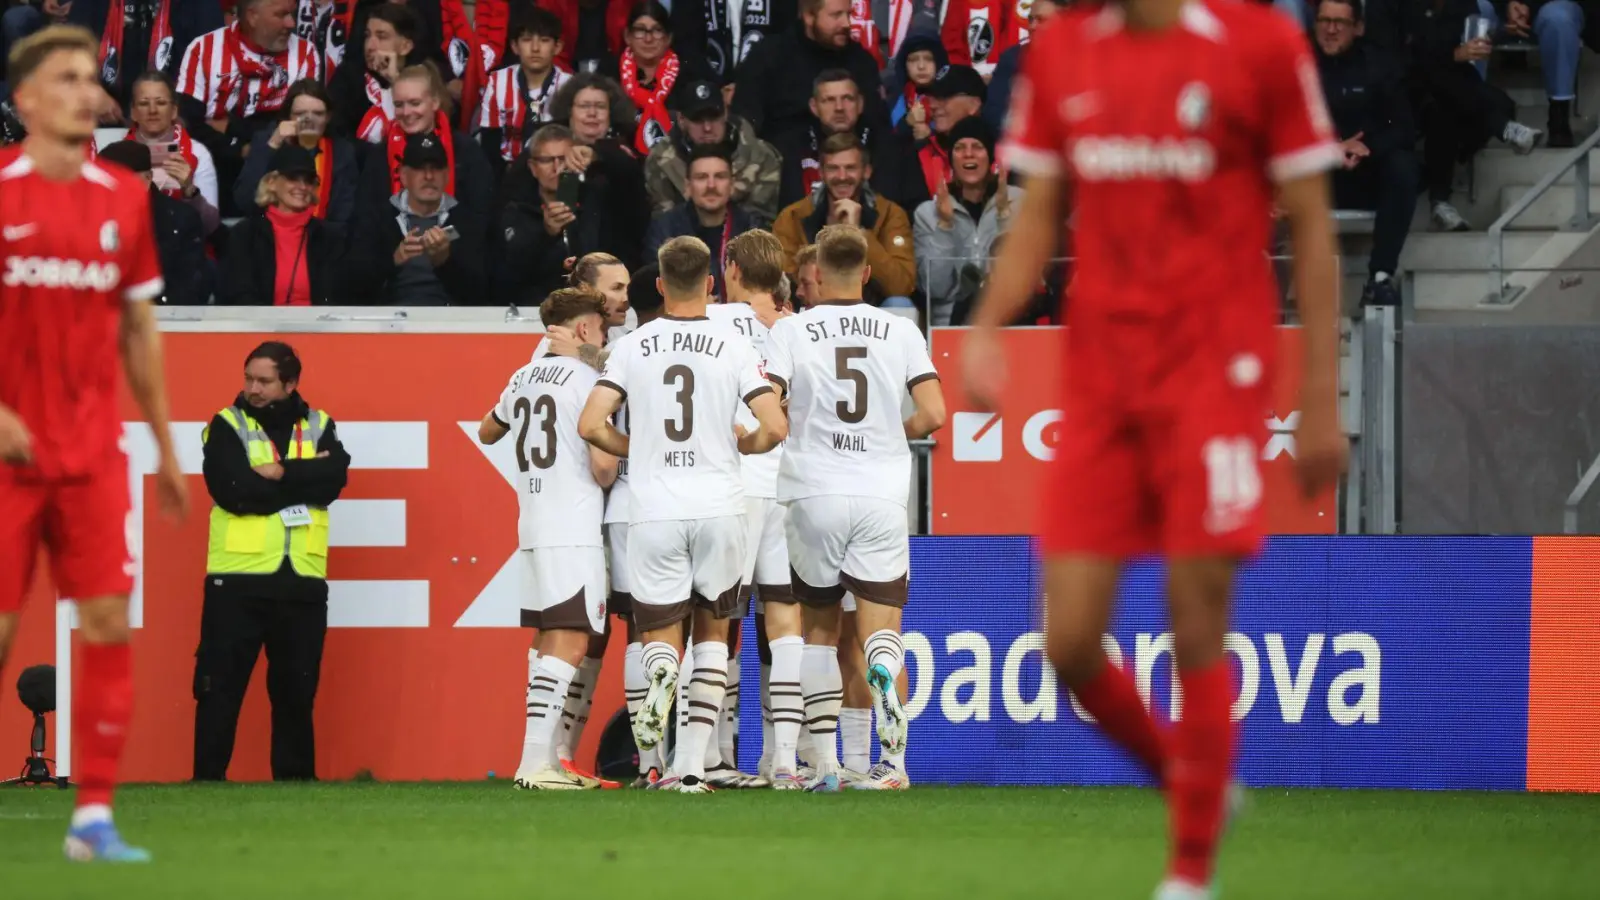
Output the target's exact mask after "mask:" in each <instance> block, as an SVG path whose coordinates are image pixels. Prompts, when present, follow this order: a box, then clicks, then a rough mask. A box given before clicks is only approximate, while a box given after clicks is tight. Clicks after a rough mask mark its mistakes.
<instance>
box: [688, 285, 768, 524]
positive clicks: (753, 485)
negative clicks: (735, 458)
mask: <svg viewBox="0 0 1600 900" xmlns="http://www.w3.org/2000/svg"><path fill="white" fill-rule="evenodd" d="M706 315H707V316H710V317H711V321H713V322H727V323H729V324H731V325H732V326H733V327H734V329H736V330H737V331H738V332H739V333H740V334H742V335H744V336H745V337H746V338H749V339H750V346H752V347H754V348H756V355H757V356H759V357H761V360H762V364H763V365H765V364H766V356H767V326H765V325H763V324H761V320H760V319H757V318H756V313H755V310H753V309H751V308H750V304H748V303H713V304H711V305H710V306H707V307H706ZM738 422H739V424H740V425H743V426H744V427H745V428H746V429H748V430H751V431H754V430H755V428H756V415H755V413H753V412H751V411H750V409H749V407H745V406H741V407H740V408H739V419H738ZM781 459H783V445H782V444H779V445H778V446H776V447H774V448H772V449H771V450H769V451H768V452H766V453H751V454H748V455H746V456H745V457H744V461H743V463H742V464H741V466H742V469H743V471H744V492H745V494H746V495H747V496H750V497H764V498H766V499H768V500H771V499H774V498H776V497H777V496H778V462H779V460H781Z"/></svg>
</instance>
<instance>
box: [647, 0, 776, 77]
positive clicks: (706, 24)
mask: <svg viewBox="0 0 1600 900" xmlns="http://www.w3.org/2000/svg"><path fill="white" fill-rule="evenodd" d="M668 8H669V9H670V10H671V11H672V33H673V41H672V43H673V47H674V49H676V50H677V51H678V55H679V56H680V57H682V58H684V59H694V60H704V61H705V64H706V68H708V69H709V70H710V74H712V75H713V76H715V77H717V78H719V79H721V80H722V82H723V83H724V84H728V83H731V82H732V80H733V73H735V72H737V71H738V70H739V66H740V65H742V64H743V63H744V60H745V58H746V57H747V56H749V54H750V52H751V51H752V50H753V49H755V47H756V45H757V44H759V43H760V42H761V41H762V40H763V39H765V38H768V37H771V36H772V35H775V34H780V33H782V32H785V31H788V30H789V29H790V28H792V27H793V26H794V23H795V22H796V20H798V19H799V12H798V10H797V9H796V6H795V0H766V2H748V0H673V2H672V4H671V5H670V6H669V7H668ZM735 31H737V38H738V39H737V40H735Z"/></svg>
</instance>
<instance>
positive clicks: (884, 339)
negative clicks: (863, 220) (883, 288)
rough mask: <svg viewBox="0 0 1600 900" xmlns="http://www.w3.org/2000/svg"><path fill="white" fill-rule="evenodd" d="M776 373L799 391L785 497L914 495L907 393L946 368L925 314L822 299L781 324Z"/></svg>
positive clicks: (792, 405)
mask: <svg viewBox="0 0 1600 900" xmlns="http://www.w3.org/2000/svg"><path fill="white" fill-rule="evenodd" d="M767 376H768V377H770V378H771V379H772V380H773V381H776V382H778V383H779V385H780V386H782V387H783V388H784V389H785V390H786V391H788V394H789V439H788V441H786V442H785V443H784V452H783V462H782V463H781V464H780V466H779V468H778V501H779V502H786V501H789V500H799V499H802V498H805V497H815V496H819V495H837V496H849V497H878V498H881V499H884V500H892V501H894V502H895V503H898V504H900V505H901V506H904V505H905V504H906V500H907V497H908V495H909V493H910V490H911V448H910V447H909V446H908V445H907V444H906V434H905V424H904V419H903V418H902V417H901V400H902V398H904V396H905V393H906V391H907V390H909V389H910V388H911V387H912V386H913V385H916V384H918V383H920V382H923V381H927V380H928V379H930V378H938V377H939V375H938V372H936V371H935V370H934V368H933V360H932V359H930V358H929V356H928V347H927V344H925V343H923V339H922V333H921V332H919V331H918V330H917V326H916V324H915V323H913V322H912V321H911V320H910V319H906V318H903V317H901V316H897V315H894V314H892V313H886V312H884V311H883V310H881V309H878V308H876V307H873V306H868V305H867V304H865V303H859V302H849V303H838V302H833V303H822V304H819V305H817V306H814V307H812V308H811V309H808V310H806V311H805V312H803V313H801V314H799V315H795V316H787V317H785V318H782V319H779V320H778V321H777V323H776V324H774V325H773V326H772V332H771V333H770V334H768V335H767Z"/></svg>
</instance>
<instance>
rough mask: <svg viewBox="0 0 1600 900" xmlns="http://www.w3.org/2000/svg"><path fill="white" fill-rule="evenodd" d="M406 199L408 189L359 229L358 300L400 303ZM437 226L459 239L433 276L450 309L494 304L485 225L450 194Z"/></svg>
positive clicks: (354, 264)
mask: <svg viewBox="0 0 1600 900" xmlns="http://www.w3.org/2000/svg"><path fill="white" fill-rule="evenodd" d="M406 210H407V196H406V193H405V192H404V191H401V192H400V193H398V194H395V195H394V196H392V197H390V198H389V206H388V209H387V215H386V216H373V217H370V218H368V219H367V220H366V221H363V222H362V223H361V224H360V225H359V226H358V227H357V229H356V233H355V238H354V240H353V241H352V243H351V248H350V251H351V252H350V255H351V257H352V258H351V265H350V271H351V274H352V280H355V279H359V280H360V282H361V284H360V285H359V286H357V285H352V291H353V292H354V293H356V294H357V295H358V296H357V299H358V302H363V303H375V304H381V305H401V304H400V303H399V301H398V300H397V299H396V298H395V288H396V286H397V276H398V275H399V274H400V267H399V266H397V265H395V263H394V251H395V248H396V247H398V246H400V242H401V241H402V240H404V239H405V235H406V231H407V226H406V219H407V212H406ZM437 216H438V219H439V221H438V227H440V228H444V227H445V226H449V225H453V226H455V229H456V232H457V233H458V234H460V237H459V238H457V239H456V240H454V241H451V242H450V255H449V256H448V257H446V259H445V261H444V262H443V263H441V264H439V265H437V266H434V268H433V273H434V276H435V277H437V278H438V279H439V284H440V286H441V287H443V288H444V292H445V293H446V294H448V295H449V297H450V304H451V305H452V306H478V305H486V304H489V303H491V302H492V298H490V297H489V296H488V292H487V291H486V290H484V286H485V283H486V280H485V278H484V262H483V260H484V255H483V232H484V226H483V222H482V221H481V220H480V219H478V218H477V217H476V216H475V215H474V214H473V213H472V211H471V210H470V209H469V208H468V207H466V206H464V205H462V204H460V203H458V202H457V201H456V198H454V197H452V196H450V195H449V194H446V195H445V196H444V197H442V198H440V202H439V211H438V213H437Z"/></svg>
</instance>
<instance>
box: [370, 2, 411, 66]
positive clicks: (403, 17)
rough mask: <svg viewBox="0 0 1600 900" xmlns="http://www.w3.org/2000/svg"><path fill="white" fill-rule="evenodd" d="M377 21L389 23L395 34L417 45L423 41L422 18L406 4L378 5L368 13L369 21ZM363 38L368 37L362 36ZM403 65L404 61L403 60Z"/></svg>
mask: <svg viewBox="0 0 1600 900" xmlns="http://www.w3.org/2000/svg"><path fill="white" fill-rule="evenodd" d="M373 19H377V20H378V21H380V22H388V23H389V25H390V27H392V28H393V29H394V33H395V34H397V35H399V36H400V37H403V38H405V39H406V40H408V41H410V42H411V43H412V45H413V47H415V45H416V44H417V43H418V42H419V41H420V40H421V39H422V38H421V35H422V17H421V16H418V15H417V11H416V10H414V9H412V8H411V7H409V6H407V5H405V4H404V3H378V4H374V5H373V6H372V11H371V12H369V13H367V21H369V22H370V21H372V20H373ZM362 37H363V38H365V37H366V35H362ZM401 62H402V63H403V62H404V60H401Z"/></svg>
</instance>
